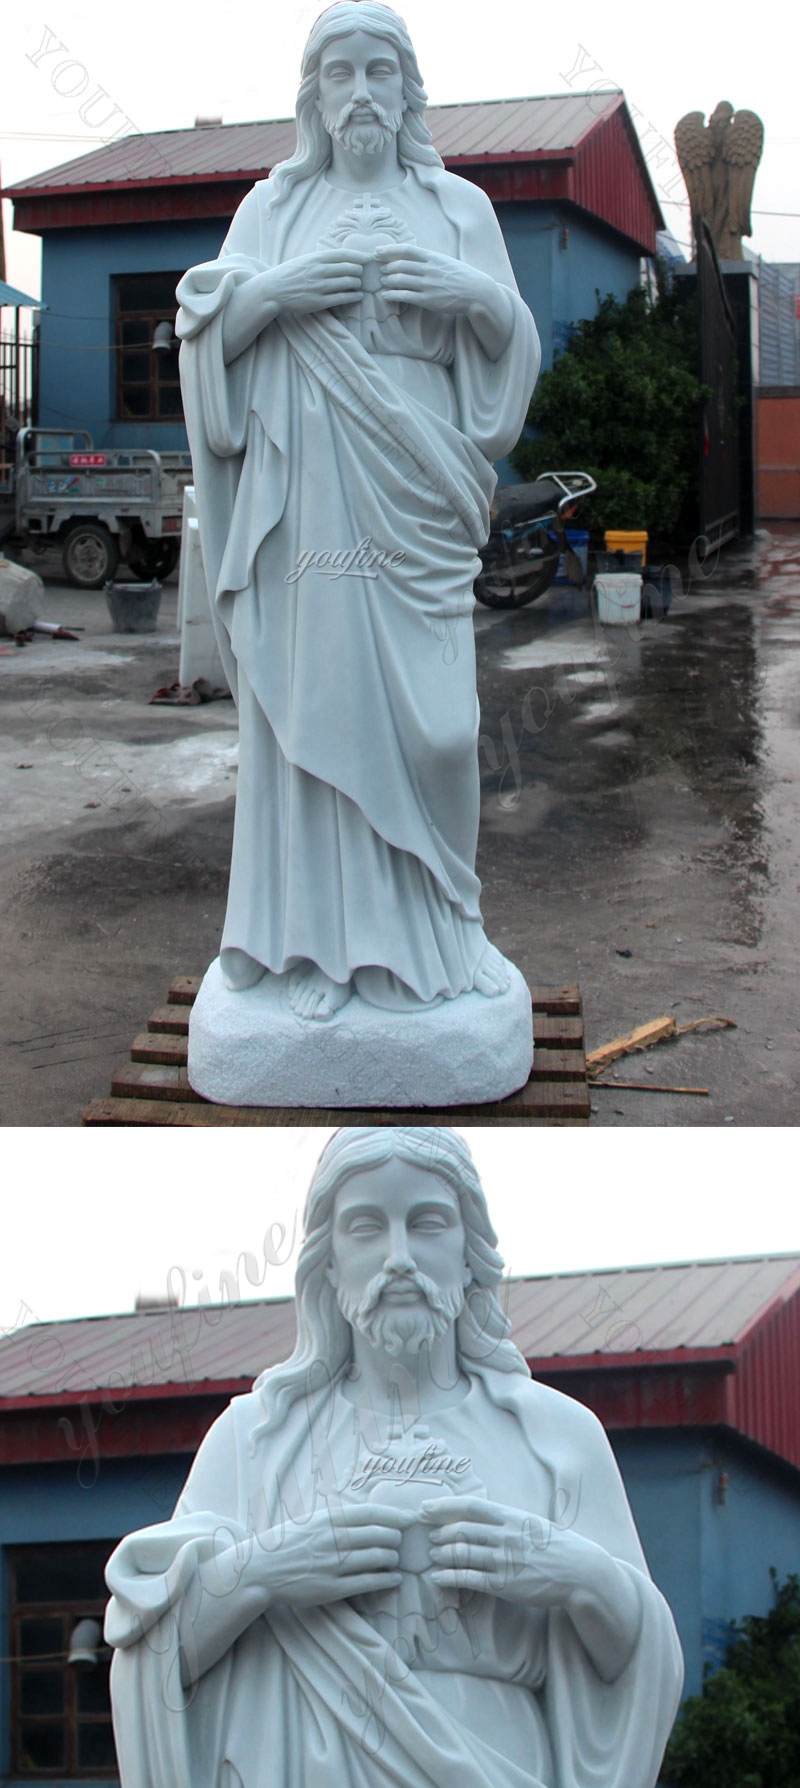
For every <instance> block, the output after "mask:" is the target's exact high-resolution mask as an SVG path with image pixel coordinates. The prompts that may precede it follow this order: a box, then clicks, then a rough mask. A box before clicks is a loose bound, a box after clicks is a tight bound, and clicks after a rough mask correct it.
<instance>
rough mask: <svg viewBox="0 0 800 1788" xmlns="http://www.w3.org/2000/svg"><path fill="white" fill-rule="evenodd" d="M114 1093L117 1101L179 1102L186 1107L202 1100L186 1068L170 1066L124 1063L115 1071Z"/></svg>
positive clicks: (164, 1064) (155, 1063)
mask: <svg viewBox="0 0 800 1788" xmlns="http://www.w3.org/2000/svg"><path fill="white" fill-rule="evenodd" d="M111 1092H112V1096H113V1097H114V1098H116V1099H178V1100H180V1101H183V1102H184V1103H185V1102H186V1101H187V1100H192V1101H195V1100H199V1098H200V1094H199V1093H196V1092H195V1091H194V1089H193V1088H192V1087H190V1085H189V1075H188V1072H187V1070H186V1068H179V1067H174V1066H173V1065H172V1064H171V1063H168V1062H123V1064H122V1067H121V1068H116V1069H115V1071H114V1074H113V1076H112V1080H111Z"/></svg>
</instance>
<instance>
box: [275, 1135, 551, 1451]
mask: <svg viewBox="0 0 800 1788" xmlns="http://www.w3.org/2000/svg"><path fill="white" fill-rule="evenodd" d="M394 1159H399V1160H401V1161H407V1162H408V1163H409V1165H410V1166H412V1167H417V1168H422V1169H423V1171H424V1172H426V1173H430V1174H433V1176H434V1177H435V1178H436V1179H438V1180H441V1181H443V1183H444V1184H445V1185H446V1186H447V1187H448V1189H449V1190H450V1191H451V1192H454V1193H455V1195H456V1197H457V1199H458V1203H459V1208H460V1212H461V1220H462V1223H463V1225H464V1235H465V1258H466V1261H467V1265H468V1267H469V1268H470V1272H471V1274H472V1279H471V1282H470V1285H469V1287H468V1289H467V1293H466V1298H465V1301H464V1308H463V1310H462V1312H461V1315H460V1316H459V1317H458V1318H457V1321H456V1351H457V1357H458V1360H459V1363H460V1364H461V1366H462V1367H465V1368H467V1369H469V1367H470V1365H472V1366H473V1367H475V1368H479V1367H487V1366H489V1367H491V1368H492V1369H493V1370H494V1371H496V1372H522V1373H524V1374H525V1377H526V1378H527V1377H528V1368H527V1366H526V1364H525V1361H524V1359H523V1357H522V1354H521V1353H520V1352H519V1349H518V1348H517V1347H515V1345H514V1343H513V1341H510V1340H509V1339H508V1336H509V1331H510V1327H511V1325H510V1323H509V1321H508V1318H507V1317H506V1316H505V1314H504V1312H503V1310H502V1309H501V1307H500V1302H499V1299H498V1296H497V1290H498V1286H499V1284H500V1280H501V1278H502V1273H503V1262H502V1260H501V1258H500V1255H499V1254H498V1252H497V1246H496V1243H497V1236H496V1235H495V1232H494V1230H493V1228H492V1224H491V1220H490V1218H489V1212H488V1210H487V1208H486V1199H485V1196H484V1192H483V1187H482V1186H481V1182H480V1180H479V1178H478V1175H477V1172H476V1169H475V1164H474V1162H473V1159H472V1156H471V1154H470V1152H469V1149H468V1148H467V1145H466V1143H465V1142H464V1141H463V1139H462V1138H461V1137H460V1136H459V1135H457V1133H456V1132H455V1131H454V1130H443V1129H434V1128H430V1129H411V1128H408V1129H403V1128H401V1127H400V1126H397V1127H393V1126H388V1125H387V1126H385V1127H383V1128H381V1129H362V1130H358V1129H352V1130H351V1129H347V1130H337V1132H336V1134H335V1136H333V1137H331V1140H330V1142H328V1143H327V1144H326V1147H325V1148H324V1149H323V1151H322V1154H321V1156H320V1158H319V1161H318V1163H317V1168H316V1171H315V1174H314V1178H313V1180H312V1182H311V1187H310V1190H309V1194H308V1202H307V1204H306V1213H305V1221H304V1233H305V1240H304V1242H303V1246H302V1248H301V1250H300V1254H299V1256H298V1261H297V1277H296V1283H295V1304H296V1312H297V1342H296V1345H295V1349H294V1353H293V1354H292V1356H291V1358H290V1359H288V1360H286V1361H285V1362H284V1363H283V1364H282V1365H280V1366H273V1367H271V1368H269V1369H268V1370H267V1371H266V1372H262V1374H261V1376H260V1377H259V1378H257V1379H256V1382H255V1384H254V1386H253V1389H254V1390H256V1391H258V1392H260V1395H261V1400H262V1404H263V1407H264V1420H263V1421H262V1422H260V1423H258V1425H257V1426H256V1428H255V1429H254V1430H253V1433H252V1435H251V1445H252V1446H254V1445H255V1443H256V1442H257V1441H258V1440H259V1439H260V1438H261V1436H262V1435H264V1434H267V1433H269V1432H270V1431H271V1430H272V1429H275V1428H278V1427H280V1426H281V1424H282V1422H283V1421H284V1420H285V1418H286V1416H287V1415H288V1412H289V1410H290V1409H291V1407H292V1404H293V1403H295V1402H296V1401H297V1399H298V1397H302V1396H304V1395H305V1394H306V1393H307V1391H308V1390H309V1388H313V1389H315V1390H319V1388H320V1385H319V1384H318V1383H317V1380H318V1379H320V1378H324V1379H325V1382H326V1383H327V1384H332V1383H334V1382H335V1380H336V1379H337V1378H338V1377H339V1376H341V1374H342V1372H343V1371H344V1369H345V1367H346V1366H347V1365H348V1364H349V1362H350V1359H351V1357H352V1336H351V1332H350V1325H349V1323H348V1322H347V1321H346V1320H345V1318H344V1316H343V1315H342V1313H341V1310H340V1309H339V1305H338V1301H337V1297H336V1292H335V1290H334V1288H333V1286H332V1285H331V1283H330V1280H329V1278H328V1275H327V1268H328V1266H329V1265H330V1259H331V1237H332V1232H333V1206H334V1200H335V1198H336V1194H337V1192H338V1191H339V1188H340V1187H341V1186H342V1185H344V1183H345V1181H346V1180H348V1179H350V1178H352V1176H353V1174H356V1173H364V1172H366V1171H367V1170H368V1169H369V1168H374V1167H382V1166H383V1165H384V1163H385V1162H387V1161H391V1160H394Z"/></svg>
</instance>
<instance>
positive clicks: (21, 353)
mask: <svg viewBox="0 0 800 1788" xmlns="http://www.w3.org/2000/svg"><path fill="white" fill-rule="evenodd" d="M15 319H16V327H15V329H14V332H13V334H12V333H11V332H10V331H5V330H4V331H3V333H2V335H0V422H2V425H3V433H4V434H5V433H7V430H8V428H9V426H11V427H13V426H14V425H15V424H18V425H19V427H20V428H35V426H36V422H37V414H36V412H37V407H38V398H39V392H38V372H39V331H38V328H35V329H34V333H33V335H23V334H22V331H21V328H20V313H19V311H18V310H17V311H16V312H15Z"/></svg>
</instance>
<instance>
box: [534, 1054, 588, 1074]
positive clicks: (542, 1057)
mask: <svg viewBox="0 0 800 1788" xmlns="http://www.w3.org/2000/svg"><path fill="white" fill-rule="evenodd" d="M531 1080H580V1081H584V1082H585V1080H586V1058H585V1056H584V1053H583V1050H582V1049H535V1050H534V1053H533V1072H532V1074H531Z"/></svg>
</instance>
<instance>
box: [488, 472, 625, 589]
mask: <svg viewBox="0 0 800 1788" xmlns="http://www.w3.org/2000/svg"><path fill="white" fill-rule="evenodd" d="M596 489H597V485H596V484H595V481H594V479H593V478H590V477H589V474H588V472H540V474H539V477H538V478H536V479H535V480H534V481H533V483H532V484H507V485H503V486H502V487H501V488H500V490H498V492H497V495H496V497H495V500H494V502H493V504H492V507H491V510H490V519H491V530H490V533H489V539H488V540H487V542H486V545H485V547H484V548H483V551H482V552H481V555H480V557H481V564H482V567H483V569H482V571H481V573H480V576H479V577H478V578H477V579H476V583H475V595H476V596H477V598H478V601H479V602H483V603H485V604H486V607H487V608H524V607H525V604H526V603H528V602H535V601H536V600H537V598H538V597H539V596H543V595H544V593H545V591H546V590H549V588H550V585H551V584H552V582H553V579H554V577H555V575H556V572H557V571H558V565H559V560H560V559H561V557H562V554H563V558H564V570H565V572H566V574H567V577H568V578H569V579H570V582H571V583H577V584H582V583H583V579H584V571H583V566H582V565H581V562H580V560H579V558H578V556H577V554H576V553H574V552H573V550H572V548H571V546H570V545H569V542H568V540H567V537H566V525H567V522H568V521H572V520H574V518H575V516H576V515H577V514H578V512H579V510H580V507H581V503H582V501H583V498H584V497H588V496H591V493H592V491H594V490H596Z"/></svg>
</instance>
